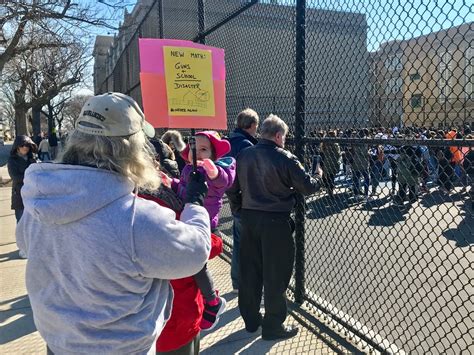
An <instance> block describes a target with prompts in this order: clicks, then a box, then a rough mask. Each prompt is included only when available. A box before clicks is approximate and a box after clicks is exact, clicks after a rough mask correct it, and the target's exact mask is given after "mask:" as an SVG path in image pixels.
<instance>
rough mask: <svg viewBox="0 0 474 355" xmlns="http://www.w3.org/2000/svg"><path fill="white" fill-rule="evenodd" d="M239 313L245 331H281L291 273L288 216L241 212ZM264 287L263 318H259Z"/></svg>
mask: <svg viewBox="0 0 474 355" xmlns="http://www.w3.org/2000/svg"><path fill="white" fill-rule="evenodd" d="M241 218H242V230H241V235H240V237H241V239H240V261H241V262H240V275H239V276H240V278H239V309H240V314H241V315H242V318H243V319H244V322H245V326H246V327H247V328H257V327H258V325H259V324H260V323H261V324H262V328H263V329H264V330H265V331H266V332H271V331H273V330H278V329H280V328H281V326H282V324H283V322H284V321H285V319H286V316H287V305H286V296H285V294H286V289H287V287H288V284H289V282H290V278H291V273H292V272H293V262H294V258H295V244H294V240H293V232H294V222H293V220H292V219H291V218H290V216H289V213H271V212H263V211H253V210H242V213H241ZM262 287H265V316H264V318H263V321H262V319H261V315H260V302H261V299H262Z"/></svg>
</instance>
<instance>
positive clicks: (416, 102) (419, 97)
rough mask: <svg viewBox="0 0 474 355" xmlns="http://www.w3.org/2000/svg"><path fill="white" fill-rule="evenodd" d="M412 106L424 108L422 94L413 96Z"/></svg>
mask: <svg viewBox="0 0 474 355" xmlns="http://www.w3.org/2000/svg"><path fill="white" fill-rule="evenodd" d="M410 105H411V107H412V108H421V106H423V96H422V95H421V94H414V95H412V97H411V100H410Z"/></svg>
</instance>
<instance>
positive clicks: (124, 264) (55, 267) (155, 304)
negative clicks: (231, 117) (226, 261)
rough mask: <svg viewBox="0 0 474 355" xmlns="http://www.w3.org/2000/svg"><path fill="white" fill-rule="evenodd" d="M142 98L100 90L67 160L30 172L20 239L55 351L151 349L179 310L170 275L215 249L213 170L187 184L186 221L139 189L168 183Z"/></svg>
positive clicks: (193, 266) (192, 267)
mask: <svg viewBox="0 0 474 355" xmlns="http://www.w3.org/2000/svg"><path fill="white" fill-rule="evenodd" d="M154 133H155V132H154V129H153V127H152V126H151V125H150V124H148V123H147V122H146V121H145V117H144V115H143V113H142V111H141V109H140V107H139V106H138V104H137V103H136V102H135V101H134V100H133V99H132V98H130V97H128V96H126V95H124V94H120V93H107V94H104V95H98V96H94V97H92V98H90V99H89V100H88V101H87V102H86V103H85V105H84V107H83V109H82V111H81V113H80V116H79V118H78V119H77V122H76V127H75V130H74V131H73V132H72V133H71V134H70V135H69V137H68V141H67V143H66V147H65V150H64V152H63V153H62V155H61V156H60V157H59V158H58V163H43V164H34V165H37V167H33V166H31V167H30V168H29V169H28V170H27V171H26V174H25V181H24V187H23V189H22V195H23V200H24V205H25V210H24V214H23V217H22V219H21V221H20V223H19V225H18V227H17V231H16V236H17V242H18V245H19V246H20V248H21V249H23V250H25V251H26V254H27V257H28V263H27V267H26V286H27V290H28V295H29V298H30V301H31V306H32V309H33V315H34V321H35V324H36V327H37V329H38V330H39V332H40V334H41V335H42V336H43V338H44V339H45V340H46V343H47V346H48V352H49V353H58V354H62V353H89V354H98V353H101V354H112V353H113V354H142V353H143V354H146V353H153V352H154V345H155V340H156V338H157V336H158V335H159V334H160V332H161V330H162V329H163V327H164V325H165V323H166V321H167V319H168V318H169V317H170V313H171V305H172V298H173V291H172V289H171V287H170V285H169V282H168V281H167V280H169V279H178V278H182V277H186V276H191V275H194V274H196V273H197V272H198V271H199V270H201V269H202V267H203V266H204V264H205V263H206V261H207V259H208V256H209V252H210V247H211V245H210V225H209V215H208V213H207V211H206V209H205V208H204V207H202V204H203V200H204V198H205V196H206V194H207V186H206V184H205V183H204V178H203V177H202V176H200V175H198V174H195V175H193V177H192V179H191V180H192V181H191V184H188V186H187V194H186V199H185V202H186V205H185V207H184V210H183V212H182V214H181V221H176V220H175V213H174V212H172V211H171V210H169V209H167V208H164V207H160V206H158V205H157V204H156V203H153V202H150V201H146V200H144V199H141V198H139V197H137V195H136V191H137V189H138V188H140V189H151V190H152V189H155V188H157V187H158V186H159V184H160V180H159V177H158V176H159V174H158V172H157V171H156V166H155V163H154V158H153V155H152V153H151V151H150V148H149V146H148V144H149V143H148V140H147V138H146V137H145V135H146V134H147V135H148V136H153V135H154Z"/></svg>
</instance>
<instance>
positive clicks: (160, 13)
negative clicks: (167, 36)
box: [158, 0, 165, 38]
mask: <svg viewBox="0 0 474 355" xmlns="http://www.w3.org/2000/svg"><path fill="white" fill-rule="evenodd" d="M158 22H159V23H158V36H159V37H160V38H164V31H165V30H164V27H165V25H164V23H163V0H158Z"/></svg>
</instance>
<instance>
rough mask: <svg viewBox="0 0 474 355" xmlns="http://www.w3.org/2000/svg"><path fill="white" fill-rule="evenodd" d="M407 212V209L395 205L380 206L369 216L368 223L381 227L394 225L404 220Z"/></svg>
mask: <svg viewBox="0 0 474 355" xmlns="http://www.w3.org/2000/svg"><path fill="white" fill-rule="evenodd" d="M407 212H408V210H407V209H400V207H397V206H394V205H389V206H387V207H385V208H379V209H376V210H374V213H373V214H372V215H371V216H370V217H369V222H368V225H369V226H381V227H389V226H393V225H395V224H396V223H398V222H402V221H404V220H405V216H404V214H405V213H407Z"/></svg>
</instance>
